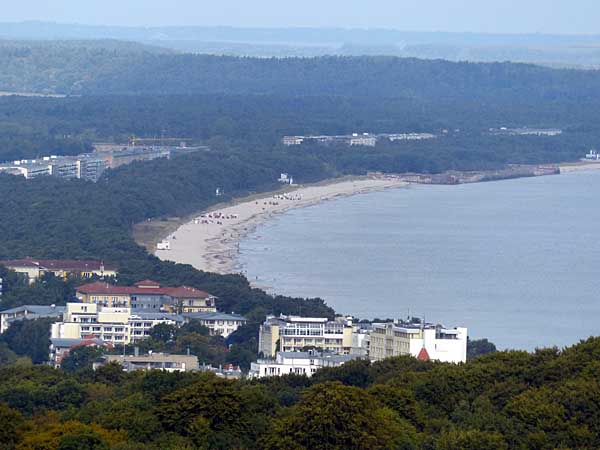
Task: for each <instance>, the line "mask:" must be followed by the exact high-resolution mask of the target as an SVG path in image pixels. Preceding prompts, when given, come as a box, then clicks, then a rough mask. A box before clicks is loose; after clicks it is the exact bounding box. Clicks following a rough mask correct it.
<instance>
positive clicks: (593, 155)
mask: <svg viewBox="0 0 600 450" xmlns="http://www.w3.org/2000/svg"><path fill="white" fill-rule="evenodd" d="M585 159H586V161H600V153H598V152H597V151H596V150H590V152H589V153H587V154H586V155H585Z"/></svg>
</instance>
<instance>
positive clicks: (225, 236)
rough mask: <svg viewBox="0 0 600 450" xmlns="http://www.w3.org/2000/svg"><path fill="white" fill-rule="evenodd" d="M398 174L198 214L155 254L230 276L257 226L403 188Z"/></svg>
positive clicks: (307, 189) (335, 183)
mask: <svg viewBox="0 0 600 450" xmlns="http://www.w3.org/2000/svg"><path fill="white" fill-rule="evenodd" d="M407 185H408V183H406V182H405V181H401V180H400V179H399V178H398V177H394V176H380V177H364V178H356V179H351V180H348V179H344V180H338V181H335V180H334V181H331V182H327V183H320V184H316V185H306V186H302V185H299V186H295V187H294V188H293V189H290V190H287V191H286V192H285V193H265V194H264V195H261V196H259V197H258V198H256V196H255V197H253V198H251V199H248V200H247V201H245V200H244V199H241V200H237V201H236V202H235V204H231V205H224V206H223V207H221V208H218V209H211V210H209V211H207V212H204V213H202V214H198V215H197V216H196V217H195V218H193V219H192V220H191V221H189V222H187V223H186V224H184V225H182V226H181V227H179V228H178V229H177V230H176V231H175V232H173V233H171V234H169V235H168V236H167V237H166V238H165V239H166V240H167V241H168V242H169V243H170V246H171V249H170V250H156V251H155V254H156V256H158V257H159V258H160V259H162V260H168V261H175V262H178V263H184V264H191V265H192V266H194V267H195V268H197V269H199V270H204V271H207V272H216V273H222V274H225V273H232V272H235V271H236V270H237V269H238V268H237V267H236V266H237V255H238V252H239V241H240V240H241V239H242V238H243V237H244V236H246V235H247V234H248V233H250V232H252V231H253V230H254V229H255V228H256V227H257V226H258V225H260V224H261V223H263V222H264V221H266V220H268V219H269V218H271V217H273V216H274V215H275V214H281V213H283V212H285V211H288V210H289V209H292V208H302V207H306V206H310V205H314V204H317V203H320V202H323V201H328V200H333V199H335V198H339V197H346V196H349V195H355V194H360V193H364V192H372V191H380V190H384V189H389V188H398V187H405V186H407Z"/></svg>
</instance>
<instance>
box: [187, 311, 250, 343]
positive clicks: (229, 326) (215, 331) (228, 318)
mask: <svg viewBox="0 0 600 450" xmlns="http://www.w3.org/2000/svg"><path fill="white" fill-rule="evenodd" d="M182 316H183V318H184V319H185V321H186V322H190V321H192V320H197V321H198V322H200V323H201V324H202V325H204V326H205V327H207V328H208V329H209V331H210V335H211V336H223V337H224V338H226V337H228V336H229V335H230V334H231V333H233V332H234V331H236V330H237V329H238V328H239V327H241V326H242V325H245V324H247V323H248V319H246V318H245V317H243V316H240V315H238V314H224V313H219V312H216V313H213V312H194V313H183V314H182Z"/></svg>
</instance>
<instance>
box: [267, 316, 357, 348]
mask: <svg viewBox="0 0 600 450" xmlns="http://www.w3.org/2000/svg"><path fill="white" fill-rule="evenodd" d="M258 347H259V349H258V350H259V353H262V354H263V356H265V357H272V356H275V354H276V353H277V351H282V352H296V351H300V350H302V349H304V348H316V349H319V350H323V351H328V352H333V353H337V354H349V353H350V351H351V348H352V320H351V319H347V318H343V317H338V318H336V319H335V320H329V319H327V318H323V317H298V316H284V315H281V316H279V317H276V316H267V319H266V320H265V322H264V323H263V324H262V325H261V326H260V331H259V337H258Z"/></svg>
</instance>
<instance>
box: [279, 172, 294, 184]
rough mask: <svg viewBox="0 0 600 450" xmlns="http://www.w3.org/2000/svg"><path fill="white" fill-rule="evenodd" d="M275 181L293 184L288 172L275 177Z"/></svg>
mask: <svg viewBox="0 0 600 450" xmlns="http://www.w3.org/2000/svg"><path fill="white" fill-rule="evenodd" d="M277 181H279V182H280V183H283V184H289V185H292V184H294V179H293V178H292V177H291V176H290V174H288V173H282V174H281V176H280V177H279V178H278V179H277Z"/></svg>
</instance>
